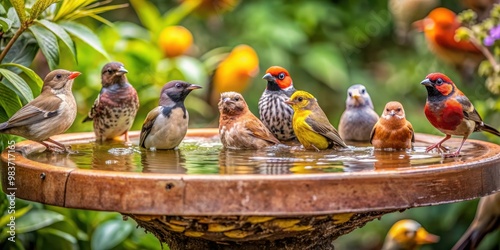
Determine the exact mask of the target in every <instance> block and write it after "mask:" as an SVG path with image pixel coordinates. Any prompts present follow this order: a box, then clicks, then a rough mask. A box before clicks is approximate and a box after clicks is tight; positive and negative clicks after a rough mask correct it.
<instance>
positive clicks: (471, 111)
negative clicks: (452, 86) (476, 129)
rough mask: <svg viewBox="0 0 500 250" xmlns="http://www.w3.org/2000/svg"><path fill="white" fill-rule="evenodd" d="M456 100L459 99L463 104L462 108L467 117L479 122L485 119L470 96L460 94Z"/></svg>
mask: <svg viewBox="0 0 500 250" xmlns="http://www.w3.org/2000/svg"><path fill="white" fill-rule="evenodd" d="M456 100H457V101H458V103H460V105H462V110H463V113H464V117H465V119H469V120H472V121H475V122H478V123H482V122H483V119H482V118H481V116H480V115H479V113H478V112H477V110H476V109H475V108H474V106H473V105H472V103H471V102H470V100H469V98H467V96H465V95H463V94H459V95H457V97H456Z"/></svg>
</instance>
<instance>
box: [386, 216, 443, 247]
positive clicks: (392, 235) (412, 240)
mask: <svg viewBox="0 0 500 250" xmlns="http://www.w3.org/2000/svg"><path fill="white" fill-rule="evenodd" d="M438 241H439V236H436V235H434V234H430V233H429V232H427V231H426V230H425V228H423V227H422V226H421V225H420V224H419V223H418V222H416V221H414V220H408V219H407V220H400V221H398V222H396V223H394V225H393V226H392V227H391V229H390V230H389V232H388V233H387V236H386V237H385V241H384V245H383V246H382V250H414V249H418V248H419V247H420V246H421V245H424V244H431V243H437V242H438Z"/></svg>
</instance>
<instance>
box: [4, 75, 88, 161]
mask: <svg viewBox="0 0 500 250" xmlns="http://www.w3.org/2000/svg"><path fill="white" fill-rule="evenodd" d="M79 75H80V72H76V71H75V72H70V71H67V70H63V69H58V70H54V71H52V72H50V73H49V74H47V76H46V77H45V79H44V81H43V86H42V92H41V93H40V95H39V96H38V97H37V98H35V99H33V100H32V101H31V102H29V103H28V104H26V106H24V107H22V108H21V109H20V110H18V111H17V112H16V113H15V114H14V115H13V116H12V117H11V118H10V119H9V120H8V121H6V122H4V123H1V124H0V133H3V134H11V135H18V136H22V137H24V138H26V139H28V140H32V141H36V142H39V143H41V144H43V145H44V146H45V147H46V148H47V150H50V151H61V150H62V151H63V152H69V150H68V149H67V148H66V146H64V145H63V144H61V143H59V142H57V141H54V140H52V139H51V138H50V137H51V136H53V135H57V134H62V133H64V132H65V131H66V130H67V129H68V128H69V127H71V125H72V124H73V122H74V121H75V118H76V101H75V97H74V96H73V93H71V88H72V87H73V81H74V80H75V78H76V77H77V76H79ZM47 142H50V143H52V144H54V145H55V147H54V146H52V145H50V144H47Z"/></svg>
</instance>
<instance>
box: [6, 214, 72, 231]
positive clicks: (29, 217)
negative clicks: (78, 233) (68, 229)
mask: <svg viewBox="0 0 500 250" xmlns="http://www.w3.org/2000/svg"><path fill="white" fill-rule="evenodd" d="M62 220H64V216H62V215H61V214H59V213H56V212H52V211H49V210H32V211H30V212H29V213H27V214H26V215H24V216H23V217H21V218H19V219H18V220H17V221H16V226H17V227H16V232H17V233H18V234H22V233H27V232H32V231H35V230H38V229H40V228H44V227H46V226H49V225H52V224H54V223H56V222H59V221H62Z"/></svg>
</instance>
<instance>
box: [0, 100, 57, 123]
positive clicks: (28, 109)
mask: <svg viewBox="0 0 500 250" xmlns="http://www.w3.org/2000/svg"><path fill="white" fill-rule="evenodd" d="M61 102H62V100H61V99H60V98H58V97H57V96H55V95H46V96H41V95H40V96H38V97H37V98H35V99H34V100H33V101H31V102H30V103H28V104H27V105H26V106H24V107H22V108H21V109H20V110H18V111H17V112H16V113H15V114H14V115H13V116H12V117H11V118H10V119H9V121H8V126H7V127H6V128H12V127H18V126H24V125H29V124H36V123H38V122H41V121H43V120H45V119H48V118H51V117H54V116H56V115H57V114H59V112H60V111H59V107H60V105H61Z"/></svg>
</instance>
